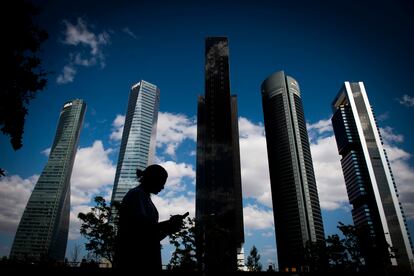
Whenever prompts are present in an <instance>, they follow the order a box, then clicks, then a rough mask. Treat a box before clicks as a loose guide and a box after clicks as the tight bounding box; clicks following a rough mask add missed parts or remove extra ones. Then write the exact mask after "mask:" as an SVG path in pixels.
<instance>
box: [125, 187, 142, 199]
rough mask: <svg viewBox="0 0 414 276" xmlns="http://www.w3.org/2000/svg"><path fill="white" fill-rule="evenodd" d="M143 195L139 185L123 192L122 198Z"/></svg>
mask: <svg viewBox="0 0 414 276" xmlns="http://www.w3.org/2000/svg"><path fill="white" fill-rule="evenodd" d="M144 195H145V191H144V190H143V189H142V188H141V187H140V186H137V187H135V188H132V189H131V190H129V191H128V192H127V193H126V194H125V197H124V198H128V197H137V196H144Z"/></svg>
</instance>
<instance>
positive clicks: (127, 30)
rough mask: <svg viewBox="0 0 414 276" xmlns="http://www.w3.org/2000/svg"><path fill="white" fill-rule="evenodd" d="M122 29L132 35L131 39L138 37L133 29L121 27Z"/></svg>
mask: <svg viewBox="0 0 414 276" xmlns="http://www.w3.org/2000/svg"><path fill="white" fill-rule="evenodd" d="M122 31H123V32H124V33H126V34H127V35H129V36H130V37H132V38H133V39H137V38H138V37H137V35H136V34H135V33H134V32H133V31H131V30H130V29H129V28H128V27H125V28H123V29H122Z"/></svg>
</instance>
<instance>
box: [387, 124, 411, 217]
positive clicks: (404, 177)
mask: <svg viewBox="0 0 414 276" xmlns="http://www.w3.org/2000/svg"><path fill="white" fill-rule="evenodd" d="M380 131H381V136H382V137H383V139H384V148H385V150H386V153H387V156H388V160H389V161H390V163H391V170H392V172H393V175H394V178H395V184H396V185H397V190H398V193H399V200H400V201H401V203H402V205H403V208H404V213H405V215H406V216H407V218H410V219H414V189H413V183H414V168H413V167H412V166H410V163H409V160H410V158H411V156H412V154H410V153H409V152H407V151H405V150H404V149H402V148H400V147H399V146H398V145H396V143H402V142H403V141H404V136H403V135H401V134H397V133H395V132H394V130H393V129H392V128H391V127H388V126H386V127H384V128H380Z"/></svg>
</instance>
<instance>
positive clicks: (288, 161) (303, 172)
mask: <svg viewBox="0 0 414 276" xmlns="http://www.w3.org/2000/svg"><path fill="white" fill-rule="evenodd" d="M261 92H262V104H263V114H264V125H265V131H266V143H267V153H268V159H269V172H270V183H271V192H272V201H273V215H274V221H275V230H276V242H277V254H278V262H279V270H280V271H307V270H312V269H315V268H310V267H308V265H307V264H306V263H307V260H306V258H305V247H306V246H307V243H309V242H323V241H324V229H323V223H322V216H321V210H320V205H319V197H318V191H317V187H316V181H315V175H314V170H313V163H312V156H311V152H310V147H309V139H308V133H307V130H306V121H305V116H304V111H303V106H302V100H301V95H300V89H299V85H298V83H297V81H296V80H294V79H293V78H292V77H290V76H287V75H285V73H284V72H283V71H279V72H276V73H274V74H272V75H270V76H269V77H268V78H267V79H266V80H264V82H263V83H262V86H261Z"/></svg>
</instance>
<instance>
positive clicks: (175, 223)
mask: <svg viewBox="0 0 414 276" xmlns="http://www.w3.org/2000/svg"><path fill="white" fill-rule="evenodd" d="M183 220H184V218H183V216H182V215H174V216H171V218H170V231H171V232H172V233H175V232H178V231H180V229H181V228H182V227H183V226H184V221H183Z"/></svg>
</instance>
